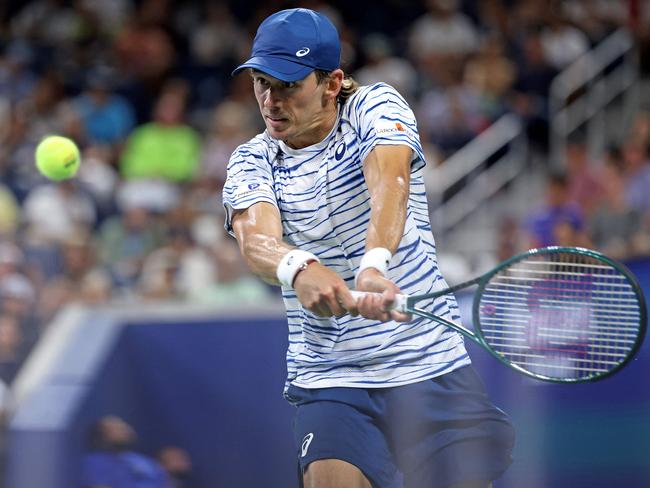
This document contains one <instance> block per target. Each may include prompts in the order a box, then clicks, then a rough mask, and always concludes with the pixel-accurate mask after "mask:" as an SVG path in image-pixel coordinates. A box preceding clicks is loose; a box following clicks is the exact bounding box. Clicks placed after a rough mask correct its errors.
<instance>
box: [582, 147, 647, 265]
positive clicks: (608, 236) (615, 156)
mask: <svg viewBox="0 0 650 488" xmlns="http://www.w3.org/2000/svg"><path fill="white" fill-rule="evenodd" d="M602 183H603V187H604V194H603V195H602V196H601V198H600V200H599V201H598V202H597V205H596V207H595V209H594V212H593V214H592V215H591V217H590V218H589V221H588V228H589V235H590V237H591V240H592V242H593V244H594V246H595V247H596V249H598V250H600V251H602V252H603V253H605V254H606V255H608V256H611V257H613V258H625V257H626V256H629V255H634V254H637V252H638V251H641V249H638V247H639V246H640V245H641V244H642V239H641V235H640V232H641V213H640V212H639V211H638V210H634V209H632V208H630V206H629V205H628V204H627V201H626V197H625V178H624V175H623V165H622V161H621V159H620V153H619V152H618V151H614V150H610V151H609V154H608V157H607V158H606V160H605V166H604V168H603V175H602ZM646 251H647V250H646Z"/></svg>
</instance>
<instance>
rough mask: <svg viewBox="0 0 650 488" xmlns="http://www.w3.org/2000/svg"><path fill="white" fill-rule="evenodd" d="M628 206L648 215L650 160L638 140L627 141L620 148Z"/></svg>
mask: <svg viewBox="0 0 650 488" xmlns="http://www.w3.org/2000/svg"><path fill="white" fill-rule="evenodd" d="M621 153H622V156H623V170H624V174H625V194H626V195H627V203H628V205H629V206H630V207H631V208H633V209H635V210H638V211H639V212H641V213H642V214H644V215H645V214H647V215H650V191H649V190H648V189H649V188H650V159H649V158H648V147H647V145H646V144H645V143H644V142H643V141H642V140H640V139H632V138H630V139H628V140H626V141H625V142H624V143H623V146H622V148H621Z"/></svg>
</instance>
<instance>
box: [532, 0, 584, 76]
mask: <svg viewBox="0 0 650 488" xmlns="http://www.w3.org/2000/svg"><path fill="white" fill-rule="evenodd" d="M546 20H547V23H546V25H544V27H543V28H542V31H541V42H542V48H543V49H544V54H545V57H546V59H547V60H548V61H549V63H550V64H551V66H553V67H554V68H555V69H558V70H562V69H564V68H566V67H567V66H569V64H571V63H572V62H573V61H575V60H576V59H578V58H579V57H580V56H581V55H583V54H584V53H586V52H587V51H588V50H589V47H590V46H589V39H588V38H587V36H586V35H585V34H584V32H582V31H581V30H579V29H577V28H575V27H574V26H572V25H571V24H570V23H569V22H567V20H566V19H564V18H563V17H562V16H561V15H558V13H557V12H553V11H552V10H551V11H548V12H546Z"/></svg>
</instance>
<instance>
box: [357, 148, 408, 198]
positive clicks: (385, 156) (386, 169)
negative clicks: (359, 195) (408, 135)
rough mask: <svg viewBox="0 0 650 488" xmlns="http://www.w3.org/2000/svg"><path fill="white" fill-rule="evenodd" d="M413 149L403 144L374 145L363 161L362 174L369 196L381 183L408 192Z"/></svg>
mask: <svg viewBox="0 0 650 488" xmlns="http://www.w3.org/2000/svg"><path fill="white" fill-rule="evenodd" d="M412 157H413V150H412V149H411V148H410V147H409V146H405V145H381V146H376V147H375V148H374V149H373V150H372V151H370V153H369V154H368V156H367V157H366V159H365V160H364V161H363V174H364V177H365V180H366V184H367V185H368V190H369V191H370V194H371V196H372V195H373V194H374V192H375V190H376V189H377V188H379V187H381V186H383V185H386V184H390V185H397V186H398V187H400V188H403V190H404V191H406V192H407V193H408V187H409V183H410V179H411V161H412Z"/></svg>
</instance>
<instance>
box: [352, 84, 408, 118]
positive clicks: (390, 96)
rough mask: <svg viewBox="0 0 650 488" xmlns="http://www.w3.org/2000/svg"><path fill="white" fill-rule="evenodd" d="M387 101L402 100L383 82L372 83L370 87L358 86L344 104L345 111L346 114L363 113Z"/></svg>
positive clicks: (395, 91)
mask: <svg viewBox="0 0 650 488" xmlns="http://www.w3.org/2000/svg"><path fill="white" fill-rule="evenodd" d="M388 100H400V101H403V100H404V98H403V97H402V95H400V93H399V92H398V91H397V90H396V89H395V88H394V87H392V86H391V85H389V84H388V83H384V82H379V83H373V84H372V85H363V86H360V87H359V88H358V89H357V91H355V92H354V93H353V94H352V95H351V96H350V98H348V100H347V101H346V102H345V110H346V111H347V112H348V113H352V112H359V111H365V110H367V109H368V107H369V106H370V107H372V106H374V105H376V104H377V103H381V102H385V101H388Z"/></svg>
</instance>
